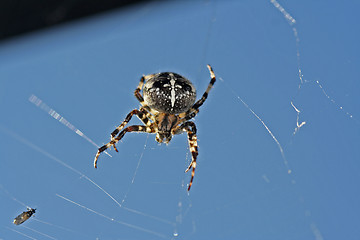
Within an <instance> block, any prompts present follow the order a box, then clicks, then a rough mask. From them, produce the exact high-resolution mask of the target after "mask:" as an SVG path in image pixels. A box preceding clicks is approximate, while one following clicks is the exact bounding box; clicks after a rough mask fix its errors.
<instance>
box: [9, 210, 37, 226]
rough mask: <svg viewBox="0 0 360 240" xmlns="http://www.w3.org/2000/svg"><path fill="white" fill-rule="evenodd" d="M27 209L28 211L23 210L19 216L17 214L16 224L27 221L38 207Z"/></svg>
mask: <svg viewBox="0 0 360 240" xmlns="http://www.w3.org/2000/svg"><path fill="white" fill-rule="evenodd" d="M27 210H28V211H26V212H22V213H21V214H20V215H19V216H17V217H16V218H15V219H14V224H15V225H20V224H22V223H23V222H25V221H26V220H28V219H29V218H30V217H31V216H32V215H33V214H34V213H35V210H36V209H33V208H28V209H27Z"/></svg>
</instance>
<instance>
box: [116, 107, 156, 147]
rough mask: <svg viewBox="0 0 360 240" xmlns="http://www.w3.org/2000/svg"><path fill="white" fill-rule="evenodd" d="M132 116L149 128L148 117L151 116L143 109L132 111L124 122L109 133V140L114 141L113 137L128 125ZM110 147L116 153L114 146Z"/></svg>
mask: <svg viewBox="0 0 360 240" xmlns="http://www.w3.org/2000/svg"><path fill="white" fill-rule="evenodd" d="M133 115H136V116H137V117H138V118H139V119H140V120H141V121H142V122H143V123H144V124H145V125H146V126H148V127H150V126H151V122H150V121H149V116H151V115H150V114H149V113H148V112H147V111H146V110H145V109H140V110H137V109H134V110H132V111H131V112H130V113H129V114H128V115H127V116H126V118H125V120H124V121H123V122H122V123H121V124H120V125H119V126H118V127H117V128H116V129H115V130H114V131H113V132H112V133H111V140H114V139H115V136H116V135H117V134H118V133H119V132H120V131H121V130H122V129H123V128H124V127H125V125H126V124H128V122H129V121H130V120H131V118H132V116H133ZM112 146H113V147H114V149H115V151H117V152H118V150H117V149H116V147H115V144H114V145H112Z"/></svg>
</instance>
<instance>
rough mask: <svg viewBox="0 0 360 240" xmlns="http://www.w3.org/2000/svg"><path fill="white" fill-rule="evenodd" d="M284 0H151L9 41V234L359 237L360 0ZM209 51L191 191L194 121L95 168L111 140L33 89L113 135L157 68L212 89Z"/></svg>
mask: <svg viewBox="0 0 360 240" xmlns="http://www.w3.org/2000/svg"><path fill="white" fill-rule="evenodd" d="M276 3H277V2H274V1H273V2H271V1H249V0H244V1H192V2H190V1H170V2H151V3H146V4H144V5H138V6H136V7H131V8H126V9H121V10H116V11H112V12H109V13H106V14H102V15H97V16H94V17H91V18H87V19H84V20H80V21H76V22H71V23H68V24H64V25H61V26H58V27H55V28H52V29H48V30H43V31H39V32H36V33H33V34H28V35H26V36H22V37H18V38H13V39H10V40H7V41H3V42H1V43H0V83H1V88H0V109H1V119H0V149H1V157H0V159H1V162H0V163H1V166H0V201H1V204H0V209H1V214H0V239H6V240H7V239H29V238H30V239H147V240H149V239H247V240H251V239H286V240H289V239H299V240H300V239H316V240H321V239H359V236H360V227H359V223H360V205H359V201H360V195H359V187H358V186H359V172H360V164H359V160H360V157H359V154H360V147H359V146H360V121H359V119H360V101H359V91H360V83H359V82H360V79H359V69H360V68H359V67H360V60H359V42H360V39H359V38H360V35H359V31H358V30H357V29H356V26H358V25H359V19H358V17H357V14H358V12H359V7H360V4H359V3H358V2H357V1H346V2H344V3H340V2H339V1H301V2H299V1H279V4H281V6H282V7H283V11H281V10H282V8H281V6H278V8H277V7H276V6H275V5H276ZM286 13H289V14H290V15H291V17H293V18H294V19H295V20H296V22H295V23H290V22H289V21H288V19H289V16H288V18H286V16H285V15H286ZM294 33H297V34H298V35H297V36H296V35H294ZM208 63H209V64H211V65H212V66H213V68H214V71H215V74H216V76H217V82H216V83H215V86H214V88H213V89H212V91H211V92H210V94H209V98H208V100H207V101H206V102H205V104H204V105H203V106H202V107H201V109H200V113H199V114H198V115H197V117H196V118H195V119H196V120H195V122H196V124H197V127H198V139H199V158H198V166H197V169H196V174H195V179H194V184H193V186H192V189H191V191H190V193H189V194H188V193H187V191H186V185H187V184H188V182H189V180H190V173H186V174H185V173H184V170H185V169H186V167H187V166H188V164H189V162H190V160H191V159H190V157H191V156H190V154H189V149H188V143H187V137H186V134H182V135H179V136H176V137H174V138H173V140H172V141H171V143H170V144H169V145H168V146H166V145H165V144H163V145H159V144H158V143H157V142H156V141H155V135H148V134H136V133H132V134H128V135H126V136H125V137H124V139H123V140H122V142H119V144H118V146H117V147H118V149H119V153H116V152H115V151H113V150H111V151H109V153H110V154H111V155H112V156H113V157H112V158H110V157H109V156H107V155H105V154H102V155H101V156H100V160H99V168H98V169H97V170H95V169H94V168H93V158H94V156H95V153H96V151H97V148H96V147H95V146H93V145H92V144H89V142H87V141H85V140H84V139H83V138H81V137H79V136H78V135H76V134H75V132H74V131H70V130H69V129H68V128H66V127H65V126H64V125H63V124H61V123H60V122H59V121H57V120H55V119H53V118H52V117H51V116H50V115H49V114H47V112H46V111H43V110H42V109H41V108H40V107H36V106H35V105H34V104H32V103H31V102H30V101H29V97H30V96H32V95H35V96H37V97H38V98H40V99H42V100H43V101H44V102H45V103H46V104H47V105H49V106H50V107H51V108H52V109H54V110H55V111H57V112H58V113H59V114H61V116H63V117H64V118H66V119H67V120H68V121H69V122H70V123H71V124H73V125H74V126H76V128H78V129H80V130H81V131H82V132H83V133H84V134H86V135H87V136H88V137H90V138H91V139H92V140H93V141H94V142H96V143H97V144H98V145H102V144H104V143H107V142H108V140H109V136H110V135H109V134H110V133H111V132H112V131H113V129H114V128H115V126H116V125H118V124H120V123H121V122H122V121H123V119H124V118H125V116H126V114H127V113H128V112H130V111H131V110H132V109H134V108H138V107H139V103H138V101H137V100H136V98H135V97H134V96H133V91H134V90H135V88H136V86H137V84H138V81H139V79H140V77H141V76H142V74H150V73H156V72H162V71H173V72H176V73H179V74H181V75H183V76H185V77H187V78H189V79H190V80H191V81H192V82H193V83H194V85H195V86H196V87H197V90H198V96H200V95H201V94H202V93H203V92H204V91H205V89H206V87H207V84H208V82H209V80H210V77H209V73H208V70H207V68H206V64H208ZM299 70H300V71H301V73H302V74H303V75H301V77H300V76H299ZM291 103H293V105H294V106H295V107H296V108H297V109H298V110H299V111H300V113H299V115H297V112H296V111H295V108H294V107H293V106H292V105H291ZM298 116H299V118H298V119H297V117H298ZM261 121H263V122H261ZM302 122H306V124H305V125H302V127H301V128H300V129H298V131H296V133H295V134H294V130H295V128H296V126H297V123H298V124H301V123H302ZM131 123H133V124H138V123H139V120H137V119H135V118H134V119H133V120H132V122H131ZM265 126H266V127H267V128H268V129H269V131H271V133H272V134H273V136H274V138H275V139H276V140H275V139H274V138H273V137H272V136H271V134H270V132H269V131H268V130H267V129H266V127H265ZM276 141H278V143H279V145H278V144H277V142H276ZM281 149H282V150H283V155H282V152H281ZM286 162H287V163H288V164H286ZM289 170H291V174H289V173H288V171H289ZM135 174H136V175H135ZM134 175H135V177H134ZM90 180H91V181H93V182H94V183H95V184H97V185H98V186H100V187H101V188H103V189H104V190H105V191H107V192H108V193H109V194H110V195H111V196H112V197H113V198H114V199H115V200H116V201H117V202H118V203H119V204H121V206H122V207H120V206H119V205H118V204H117V203H116V202H115V201H114V200H112V199H111V198H110V197H109V196H108V195H106V194H105V193H104V192H103V191H102V190H101V189H100V188H98V187H97V186H96V185H95V184H93V183H92V182H91V181H90ZM61 196H62V197H61ZM64 198H66V199H68V200H65V199H64ZM70 200H71V201H74V202H76V203H77V204H80V205H81V206H84V207H86V208H87V209H86V208H84V207H81V206H79V205H77V204H75V203H72V202H70ZM26 206H29V207H32V208H37V212H36V214H35V216H34V217H32V218H31V219H29V220H28V221H27V222H25V223H24V224H23V225H20V226H15V225H14V224H13V223H12V221H13V218H14V217H16V216H17V215H18V214H20V213H21V212H22V211H25V210H26ZM89 209H90V210H89ZM94 211H95V212H96V213H95V212H94ZM23 234H25V235H26V236H24V235H23Z"/></svg>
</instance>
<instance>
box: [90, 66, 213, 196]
mask: <svg viewBox="0 0 360 240" xmlns="http://www.w3.org/2000/svg"><path fill="white" fill-rule="evenodd" d="M207 67H208V69H209V72H210V76H211V80H210V83H209V85H208V87H207V89H206V91H205V93H204V94H203V95H202V97H201V98H200V99H199V100H198V101H196V102H195V100H196V89H195V87H194V85H193V84H192V83H191V82H190V81H189V80H188V79H186V78H185V77H183V76H181V75H179V74H176V73H172V72H162V73H157V74H150V75H146V76H143V77H142V78H141V79H140V83H139V85H138V87H137V88H136V90H135V92H134V95H135V97H136V98H137V99H138V100H139V102H140V104H141V107H140V108H139V109H134V110H132V111H131V112H130V113H129V114H128V115H127V116H126V118H125V120H124V121H123V122H122V123H121V124H120V125H119V126H118V127H117V128H116V129H115V130H114V131H113V132H112V133H111V141H110V142H109V143H107V144H105V145H104V146H102V147H100V148H99V150H98V152H97V154H96V156H95V160H94V167H95V168H97V160H98V158H99V156H100V153H102V152H103V151H105V150H106V149H108V148H110V147H111V146H113V147H114V149H115V150H116V151H118V150H117V149H116V146H115V144H116V143H117V142H118V141H120V140H121V139H122V138H123V136H124V135H125V133H127V132H147V133H156V138H155V139H156V141H157V142H159V143H169V142H170V141H171V138H172V136H173V135H177V134H180V133H183V132H184V131H186V132H187V134H188V142H189V148H190V152H191V156H192V161H191V163H190V165H189V167H188V168H187V169H186V170H185V172H187V171H189V170H190V169H191V168H192V173H191V179H190V183H189V185H188V191H189V190H190V188H191V185H192V182H193V179H194V175H195V168H196V159H197V155H198V146H197V137H196V125H195V123H194V122H192V121H189V120H190V119H192V118H193V117H195V116H196V114H197V113H198V112H199V107H200V106H201V105H202V104H203V103H204V102H205V100H206V98H207V96H208V93H209V92H210V90H211V88H212V86H213V85H214V83H215V81H216V78H215V74H214V72H213V70H212V68H211V67H210V65H207ZM141 90H142V93H143V95H141V93H140V91H141ZM133 115H136V116H137V117H138V118H139V119H140V120H141V121H142V122H143V123H144V125H132V126H129V127H126V128H124V127H125V126H126V124H127V123H128V122H129V121H130V120H131V118H132V116H133Z"/></svg>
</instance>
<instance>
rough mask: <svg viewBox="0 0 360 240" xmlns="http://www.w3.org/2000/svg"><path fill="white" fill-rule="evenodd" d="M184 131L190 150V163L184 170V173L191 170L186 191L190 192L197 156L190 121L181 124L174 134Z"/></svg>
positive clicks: (194, 136)
mask: <svg viewBox="0 0 360 240" xmlns="http://www.w3.org/2000/svg"><path fill="white" fill-rule="evenodd" d="M184 130H185V131H186V132H187V134H188V142H189V148H190V152H191V163H190V165H189V167H188V168H187V169H186V170H185V172H188V171H189V170H190V169H191V168H192V172H191V179H190V183H189V186H188V189H187V190H188V191H190V188H191V185H192V183H193V180H194V176H195V168H196V159H197V156H198V154H199V152H198V145H197V137H196V125H195V123H194V122H190V121H188V122H185V123H183V124H182V125H181V126H180V127H179V128H178V129H176V130H175V132H174V134H180V133H181V132H182V131H184Z"/></svg>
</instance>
